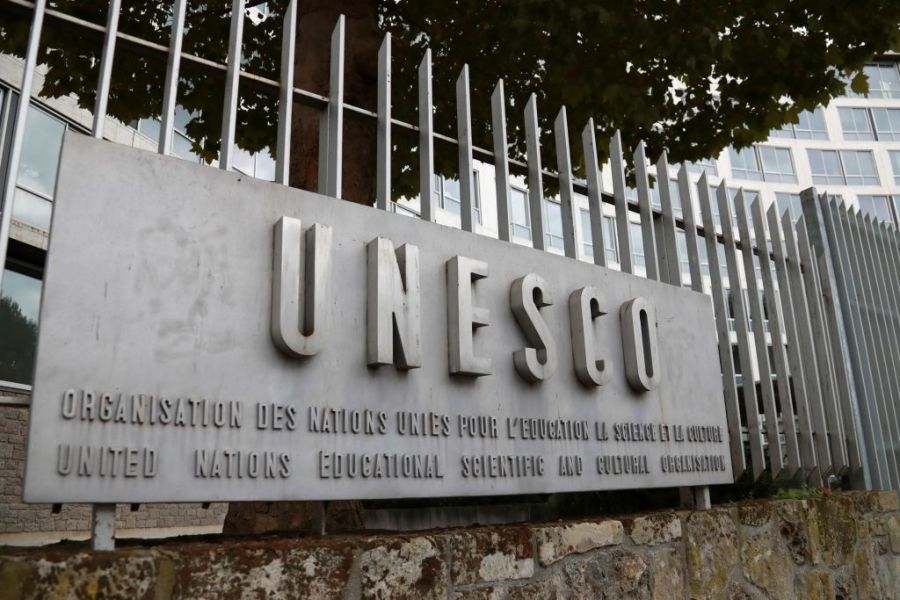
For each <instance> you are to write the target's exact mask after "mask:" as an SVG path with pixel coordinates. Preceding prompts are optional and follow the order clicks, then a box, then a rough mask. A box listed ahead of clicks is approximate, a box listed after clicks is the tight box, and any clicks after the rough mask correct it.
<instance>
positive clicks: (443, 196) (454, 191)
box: [434, 171, 481, 223]
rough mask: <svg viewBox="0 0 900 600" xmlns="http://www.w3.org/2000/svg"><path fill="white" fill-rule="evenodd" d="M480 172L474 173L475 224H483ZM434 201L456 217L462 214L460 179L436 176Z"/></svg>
mask: <svg viewBox="0 0 900 600" xmlns="http://www.w3.org/2000/svg"><path fill="white" fill-rule="evenodd" d="M479 183H480V182H479V179H478V171H473V172H472V187H473V195H472V204H473V206H472V211H473V212H474V213H475V222H476V223H481V186H480V185H479ZM434 199H435V200H436V204H437V205H438V206H439V207H441V208H443V209H444V210H446V211H447V212H451V213H453V214H455V215H460V214H462V191H461V188H460V185H459V179H451V178H449V177H441V176H440V175H435V176H434Z"/></svg>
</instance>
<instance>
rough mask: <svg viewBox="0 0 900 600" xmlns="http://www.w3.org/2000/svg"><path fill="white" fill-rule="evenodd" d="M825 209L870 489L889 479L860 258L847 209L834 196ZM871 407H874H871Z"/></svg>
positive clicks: (828, 253) (865, 484)
mask: <svg viewBox="0 0 900 600" xmlns="http://www.w3.org/2000/svg"><path fill="white" fill-rule="evenodd" d="M822 207H823V213H824V215H825V218H824V219H823V221H824V225H823V226H824V228H825V229H826V235H824V236H821V239H820V241H824V240H827V241H828V246H827V248H825V249H823V250H822V252H823V256H831V258H832V267H833V274H834V280H833V288H834V295H833V297H836V298H837V301H836V302H835V306H836V308H839V309H840V314H839V318H838V320H837V325H838V326H841V325H842V326H843V334H844V335H843V336H842V338H841V340H842V341H843V343H844V344H846V346H845V347H843V346H839V347H841V354H842V355H843V356H844V357H845V365H848V368H847V374H848V377H852V386H851V389H850V391H851V392H853V393H854V394H855V398H854V397H852V396H851V403H852V404H853V405H854V406H853V408H854V410H855V411H858V413H859V420H858V423H859V426H860V429H859V432H860V435H858V436H857V439H858V440H859V443H861V444H862V445H863V446H865V448H864V449H863V450H862V451H861V458H862V459H863V465H864V468H863V482H862V483H863V486H862V487H865V488H866V489H873V488H874V489H879V488H880V487H881V485H882V482H883V481H885V480H886V479H887V471H886V469H887V465H886V463H885V462H884V460H885V457H884V456H883V454H882V450H881V447H880V446H879V445H878V442H877V436H878V435H879V434H878V432H879V431H880V429H879V428H878V426H877V414H876V412H875V410H874V408H873V400H872V398H873V397H874V394H875V392H874V384H873V380H872V370H871V364H870V362H869V360H868V357H867V355H866V345H865V342H864V341H863V339H862V336H863V329H862V320H861V318H860V315H859V307H858V305H857V301H856V299H857V298H858V297H859V293H858V292H857V287H858V286H857V283H856V277H855V276H854V273H855V272H856V260H855V255H854V254H853V248H852V244H851V243H850V242H849V240H848V238H847V231H846V209H845V208H844V207H843V206H839V205H838V203H837V201H836V200H835V199H834V198H831V199H830V200H826V201H823V203H822ZM870 409H871V410H870Z"/></svg>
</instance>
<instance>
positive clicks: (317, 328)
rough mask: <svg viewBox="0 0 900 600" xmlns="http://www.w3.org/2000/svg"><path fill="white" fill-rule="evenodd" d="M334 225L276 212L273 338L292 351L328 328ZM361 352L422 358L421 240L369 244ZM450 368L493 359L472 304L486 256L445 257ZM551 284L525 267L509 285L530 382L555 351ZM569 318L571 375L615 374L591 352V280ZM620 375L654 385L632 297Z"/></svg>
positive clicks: (550, 364) (648, 339)
mask: <svg viewBox="0 0 900 600" xmlns="http://www.w3.org/2000/svg"><path fill="white" fill-rule="evenodd" d="M333 245H334V232H333V229H332V228H331V227H329V226H327V225H321V224H318V223H316V224H314V225H312V226H311V227H309V228H308V229H307V230H306V231H305V232H304V231H303V226H302V223H301V221H300V219H296V218H292V217H282V218H281V219H280V220H279V221H278V223H277V224H276V225H275V247H274V263H275V264H274V277H273V284H272V338H273V340H274V342H275V344H276V345H277V346H278V347H279V348H280V349H281V350H282V351H284V352H285V353H287V354H288V355H291V356H296V357H301V358H309V357H313V356H315V355H316V354H318V353H319V352H320V351H321V350H322V349H323V348H324V347H325V345H326V344H327V342H328V340H329V338H330V337H331V335H330V331H329V329H330V322H331V318H332V315H331V307H332V306H333V305H334V299H333V297H332V294H333V287H334V286H333V285H332V278H333V273H332V271H333V268H334V267H333V264H332V247H333ZM365 259H366V273H367V282H366V286H367V287H366V349H367V352H366V355H367V360H368V365H369V366H370V367H381V366H384V365H390V364H393V365H394V366H395V368H397V369H400V370H408V369H416V368H419V367H421V366H422V360H423V358H422V324H421V317H422V300H421V288H420V278H419V270H420V269H419V248H418V247H417V246H414V245H412V244H404V245H402V246H400V247H399V248H395V246H394V243H393V242H392V241H391V240H389V239H385V238H383V237H376V238H375V239H373V240H372V241H370V242H369V243H368V244H367V246H366V257H365ZM446 271H447V274H446V282H447V341H448V354H449V360H448V363H449V373H450V374H451V375H453V376H458V377H484V376H489V375H491V372H492V371H491V366H492V361H493V360H494V359H493V357H490V356H481V355H479V354H478V353H477V338H478V336H480V335H484V334H483V333H481V332H482V331H484V329H485V328H488V327H489V326H490V324H491V319H492V318H496V317H492V315H491V314H490V311H489V310H488V309H486V308H484V307H482V306H479V305H478V304H477V294H478V290H479V289H480V288H481V287H482V286H487V285H490V284H491V282H490V267H489V265H488V263H487V262H486V261H483V260H477V259H474V258H469V257H466V256H454V257H453V258H451V259H450V260H448V261H446ZM555 303H556V292H555V290H551V289H550V287H549V286H548V284H547V282H546V281H545V280H544V278H542V277H541V276H540V275H537V274H535V273H528V274H525V275H523V276H521V277H518V278H517V279H515V280H514V281H513V282H512V283H511V284H510V287H509V307H510V310H511V312H512V316H513V318H514V319H515V322H516V324H517V325H518V327H519V329H520V330H521V332H522V333H523V334H524V336H525V338H526V340H527V341H528V344H529V345H528V346H526V347H524V348H519V349H516V350H514V351H513V352H512V360H513V364H514V365H515V370H516V372H517V373H518V375H519V376H520V377H521V378H522V379H524V380H525V381H528V382H529V383H540V382H542V381H545V380H547V379H549V378H550V377H552V376H553V375H554V374H555V373H556V371H557V366H558V363H559V361H558V353H559V352H560V351H561V350H560V349H559V348H558V346H557V344H556V340H555V339H554V336H553V333H552V332H551V331H550V328H549V327H548V326H547V322H546V321H545V320H544V317H543V314H542V313H543V311H544V310H548V309H549V308H548V307H551V306H553V305H554V304H555ZM568 305H569V306H568V311H569V324H570V326H571V335H572V348H571V351H572V357H573V364H574V371H575V373H574V374H575V376H576V377H577V378H578V380H579V381H580V382H581V383H582V384H584V385H586V386H602V385H604V384H606V383H607V382H608V381H609V379H610V377H611V376H613V370H614V368H613V367H612V365H611V364H610V361H609V359H608V358H607V357H600V356H597V352H596V350H595V348H596V343H595V339H594V336H595V333H594V321H595V320H597V319H598V318H600V317H602V316H604V315H605V314H606V312H604V311H603V310H602V309H601V306H602V305H603V302H602V292H601V290H599V289H597V288H596V287H593V286H584V287H580V288H578V289H576V290H574V291H572V292H571V293H570V294H569V302H568ZM619 319H620V321H621V332H622V333H621V335H622V340H621V342H622V350H623V356H624V363H625V364H624V365H623V366H624V376H625V378H626V380H627V382H628V384H629V386H631V388H632V389H633V390H635V391H637V392H646V391H650V390H653V389H656V388H657V387H658V386H659V382H660V374H659V368H658V366H657V365H658V343H657V331H656V329H657V328H656V316H655V311H654V309H653V306H652V304H650V303H649V302H648V301H647V300H645V299H644V298H640V297H638V298H633V299H631V300H629V301H627V302H625V303H623V304H622V305H621V307H620V308H619Z"/></svg>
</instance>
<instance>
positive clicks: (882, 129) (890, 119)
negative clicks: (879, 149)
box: [872, 108, 900, 142]
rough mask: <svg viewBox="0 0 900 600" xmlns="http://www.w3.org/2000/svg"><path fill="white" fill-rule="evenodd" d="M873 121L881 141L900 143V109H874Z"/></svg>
mask: <svg viewBox="0 0 900 600" xmlns="http://www.w3.org/2000/svg"><path fill="white" fill-rule="evenodd" d="M872 120H873V121H874V122H875V134H876V135H877V136H878V139H879V140H881V141H883V142H889V141H894V142H897V141H900V108H873V109H872Z"/></svg>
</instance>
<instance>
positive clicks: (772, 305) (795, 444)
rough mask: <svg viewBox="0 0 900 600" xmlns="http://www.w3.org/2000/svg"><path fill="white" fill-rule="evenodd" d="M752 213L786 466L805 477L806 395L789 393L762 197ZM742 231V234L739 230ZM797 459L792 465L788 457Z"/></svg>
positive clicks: (810, 456) (810, 457)
mask: <svg viewBox="0 0 900 600" xmlns="http://www.w3.org/2000/svg"><path fill="white" fill-rule="evenodd" d="M750 208H751V212H752V214H753V219H752V221H753V229H754V232H755V236H754V237H755V238H756V247H757V249H758V256H759V267H760V271H761V274H762V286H763V297H764V298H765V303H766V306H767V307H768V309H769V310H768V312H769V335H770V336H771V338H772V356H773V358H774V362H775V385H776V386H777V388H776V389H777V390H778V398H779V399H780V400H781V419H782V423H783V424H784V431H785V442H786V445H787V451H788V466H790V467H793V468H795V469H796V471H799V470H801V468H802V469H803V476H804V479H805V477H806V476H807V475H808V474H809V473H810V472H811V471H812V470H813V469H814V468H815V450H814V449H813V445H812V435H811V431H810V428H809V421H808V419H807V415H806V411H805V410H804V407H805V404H806V399H805V398H800V397H798V396H799V394H798V393H797V391H798V390H803V389H804V388H803V386H802V385H800V386H795V387H794V392H795V393H794V395H793V396H792V394H791V385H790V381H789V378H790V375H789V369H788V359H787V351H786V349H785V340H784V338H783V337H782V333H781V331H782V328H783V327H784V316H783V314H782V307H781V303H780V302H779V298H778V293H777V292H776V290H775V280H774V279H773V278H772V264H771V260H770V257H769V250H768V248H769V237H768V235H767V234H766V215H765V212H764V211H763V203H762V199H761V198H759V197H757V198H756V199H755V200H754V201H753V202H752V203H751V207H750ZM741 235H743V234H741ZM794 412H796V413H797V420H799V421H800V427H799V428H800V434H799V435H798V431H797V422H796V420H795V418H794ZM792 460H794V461H796V464H795V465H792V464H791V461H792Z"/></svg>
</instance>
